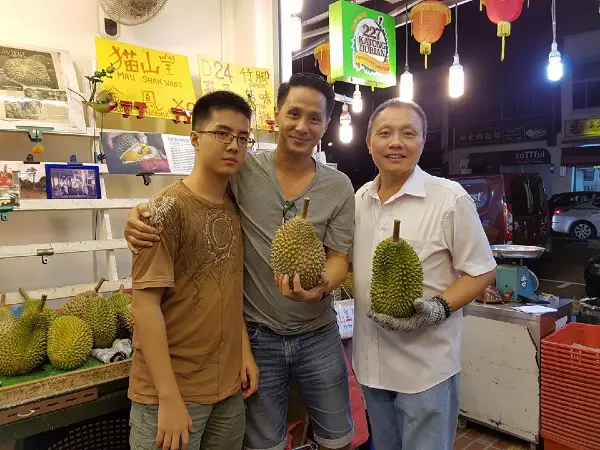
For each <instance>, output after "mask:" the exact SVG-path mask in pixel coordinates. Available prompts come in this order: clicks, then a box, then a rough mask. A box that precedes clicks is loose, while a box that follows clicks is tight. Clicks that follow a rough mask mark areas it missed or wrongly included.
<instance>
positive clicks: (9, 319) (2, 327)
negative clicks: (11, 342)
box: [0, 294, 17, 340]
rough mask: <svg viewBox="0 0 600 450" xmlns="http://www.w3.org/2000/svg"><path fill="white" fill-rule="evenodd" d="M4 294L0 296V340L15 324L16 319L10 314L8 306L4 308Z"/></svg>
mask: <svg viewBox="0 0 600 450" xmlns="http://www.w3.org/2000/svg"><path fill="white" fill-rule="evenodd" d="M5 301H6V294H2V295H1V296H0V340H2V339H3V338H4V336H6V335H7V334H8V332H9V331H10V330H11V328H12V327H13V325H14V324H15V323H17V318H16V317H15V315H14V314H13V313H12V311H11V310H10V309H8V306H4V302H5Z"/></svg>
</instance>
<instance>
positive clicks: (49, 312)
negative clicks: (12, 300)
mask: <svg viewBox="0 0 600 450" xmlns="http://www.w3.org/2000/svg"><path fill="white" fill-rule="evenodd" d="M19 294H21V297H23V300H25V302H24V303H23V309H22V310H21V314H24V313H26V312H28V311H33V310H37V309H38V308H39V306H40V302H41V300H39V299H34V298H31V297H29V294H27V292H26V291H25V290H24V289H23V288H21V287H20V288H19ZM43 314H45V315H46V316H48V320H49V321H50V322H52V321H53V320H54V319H55V318H56V310H55V309H54V308H52V307H51V306H48V305H46V307H45V308H44V309H43Z"/></svg>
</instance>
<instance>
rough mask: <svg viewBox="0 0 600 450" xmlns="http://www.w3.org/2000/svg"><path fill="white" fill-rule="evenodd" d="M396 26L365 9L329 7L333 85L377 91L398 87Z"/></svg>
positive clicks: (350, 5)
mask: <svg viewBox="0 0 600 450" xmlns="http://www.w3.org/2000/svg"><path fill="white" fill-rule="evenodd" d="M395 26H396V22H395V20H394V18H393V17H392V16H390V15H389V14H384V13H381V12H379V11H375V10H373V9H369V8H365V7H364V6H361V5H357V4H355V3H350V2H348V1H345V0H340V1H337V2H335V3H332V4H331V5H329V41H330V50H329V52H330V59H331V81H332V82H335V81H346V82H349V83H353V84H364V85H367V86H374V87H378V88H385V87H389V86H395V85H396V28H395Z"/></svg>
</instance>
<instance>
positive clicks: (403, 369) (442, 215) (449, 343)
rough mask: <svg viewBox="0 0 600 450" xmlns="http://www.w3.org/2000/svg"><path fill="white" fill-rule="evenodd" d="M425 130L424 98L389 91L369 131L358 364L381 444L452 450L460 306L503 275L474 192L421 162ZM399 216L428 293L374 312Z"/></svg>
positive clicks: (359, 237) (383, 449)
mask: <svg viewBox="0 0 600 450" xmlns="http://www.w3.org/2000/svg"><path fill="white" fill-rule="evenodd" d="M426 135H427V118H426V116H425V113H424V111H423V110H422V109H421V107H419V106H418V105H417V104H415V103H404V102H401V101H400V100H399V99H391V100H388V101H387V102H385V103H383V104H382V105H380V106H379V107H378V108H377V109H376V110H375V112H374V113H373V115H372V116H371V119H370V121H369V126H368V130H367V147H368V148H369V153H370V154H371V155H372V157H373V161H374V162H375V165H376V166H377V168H378V169H379V175H378V176H377V178H375V180H373V181H371V182H369V183H367V184H366V185H364V186H363V187H362V188H360V189H359V190H358V192H357V193H356V196H355V199H356V210H355V211H356V212H355V227H356V228H355V233H354V245H353V256H352V260H353V270H354V295H355V325H354V342H353V364H354V369H355V372H356V376H357V378H358V381H359V382H360V384H361V385H362V387H363V391H364V394H365V399H366V402H367V412H368V415H369V418H370V423H371V428H372V433H373V439H374V443H375V448H376V449H377V450H402V449H403V450H452V448H453V441H454V436H455V432H456V424H457V420H458V381H459V373H460V345H461V337H462V320H463V314H462V310H461V308H462V307H463V306H465V305H467V304H468V303H469V302H471V301H472V300H473V299H474V298H475V297H477V296H478V295H479V294H480V293H481V292H482V291H483V290H484V289H485V288H486V287H487V286H489V285H490V284H493V282H494V279H495V267H496V263H495V261H494V258H493V256H492V253H491V250H490V247H489V244H488V240H487V238H486V235H485V233H484V231H483V228H482V226H481V222H480V220H479V216H478V214H477V210H476V208H475V204H474V202H473V200H472V199H471V197H470V196H469V195H468V194H467V192H466V191H465V190H464V189H463V188H462V187H461V186H460V185H459V184H458V183H456V182H453V181H450V180H447V179H443V178H438V177H434V176H432V175H429V174H427V173H425V172H423V170H421V169H420V168H419V166H418V165H417V163H418V161H419V158H420V156H421V153H422V151H423V146H424V144H425V136H426ZM394 220H400V221H401V226H400V237H401V238H402V239H404V240H405V241H406V242H408V243H409V244H410V245H411V246H412V248H413V249H414V250H415V251H416V252H417V254H418V256H419V260H420V262H421V264H422V265H423V276H424V286H423V298H422V299H419V300H417V301H416V302H415V309H416V314H415V315H413V316H412V317H410V318H407V319H393V318H390V317H384V316H381V315H378V314H374V313H373V312H372V311H371V310H370V307H371V299H370V294H369V291H370V287H371V269H372V261H373V255H374V252H375V248H376V247H377V245H378V244H379V243H380V242H381V241H382V240H384V239H387V238H389V237H391V236H392V231H393V224H394Z"/></svg>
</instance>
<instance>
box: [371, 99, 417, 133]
mask: <svg viewBox="0 0 600 450" xmlns="http://www.w3.org/2000/svg"><path fill="white" fill-rule="evenodd" d="M388 108H408V109H412V110H413V111H414V112H416V113H417V115H418V116H419V117H420V119H421V123H422V124H423V138H426V137H427V114H425V111H423V108H421V107H420V106H419V104H418V103H415V102H405V101H403V100H400V99H399V98H398V97H394V98H390V99H389V100H386V101H385V102H383V103H382V104H381V105H379V106H378V107H377V108H375V111H373V114H371V117H370V118H369V124H368V125H367V136H371V133H372V132H373V123H374V122H375V119H377V116H379V114H381V113H382V112H383V111H384V110H386V109H388Z"/></svg>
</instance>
